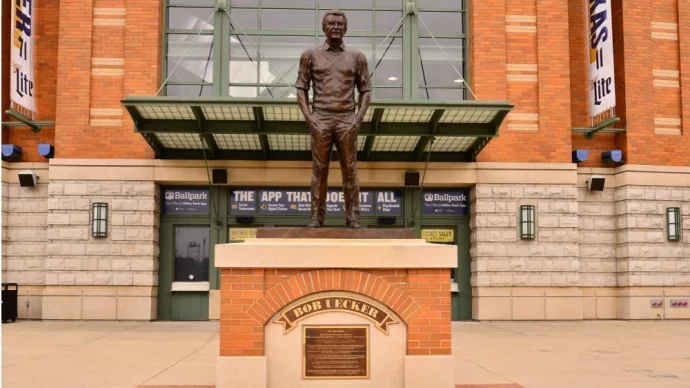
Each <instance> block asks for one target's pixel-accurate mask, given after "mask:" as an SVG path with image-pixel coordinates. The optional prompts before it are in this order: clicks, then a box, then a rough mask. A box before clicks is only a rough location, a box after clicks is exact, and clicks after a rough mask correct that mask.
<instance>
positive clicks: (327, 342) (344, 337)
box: [302, 325, 369, 379]
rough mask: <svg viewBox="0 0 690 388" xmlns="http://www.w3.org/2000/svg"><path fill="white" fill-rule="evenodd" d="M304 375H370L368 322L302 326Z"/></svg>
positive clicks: (337, 377) (341, 376)
mask: <svg viewBox="0 0 690 388" xmlns="http://www.w3.org/2000/svg"><path fill="white" fill-rule="evenodd" d="M303 328H304V334H303V338H302V341H303V344H304V349H303V352H304V353H303V354H304V357H303V360H302V377H303V378H305V379H367V378H369V327H368V326H352V325H347V326H307V325H305V326H303Z"/></svg>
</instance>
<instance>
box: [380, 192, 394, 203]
mask: <svg viewBox="0 0 690 388" xmlns="http://www.w3.org/2000/svg"><path fill="white" fill-rule="evenodd" d="M376 202H378V203H395V202H397V201H396V200H395V193H393V192H391V191H379V194H378V197H377V199H376Z"/></svg>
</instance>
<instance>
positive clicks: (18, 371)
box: [2, 321, 690, 388]
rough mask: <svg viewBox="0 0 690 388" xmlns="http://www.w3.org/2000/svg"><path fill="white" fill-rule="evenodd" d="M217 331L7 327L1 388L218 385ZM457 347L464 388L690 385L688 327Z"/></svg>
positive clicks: (558, 334) (515, 329) (569, 332)
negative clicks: (494, 387) (465, 387)
mask: <svg viewBox="0 0 690 388" xmlns="http://www.w3.org/2000/svg"><path fill="white" fill-rule="evenodd" d="M217 332H218V322H190V323H184V322H50V321H44V322H41V321H19V322H16V323H9V324H3V325H2V387H3V388H134V387H137V386H169V385H173V386H175V385H177V386H180V385H182V386H184V385H187V386H213V385H214V384H215V357H216V354H217V352H218V350H217V349H218V334H217ZM452 340H453V355H454V357H455V376H456V383H457V384H461V386H467V387H470V386H472V387H475V386H477V387H485V388H489V387H491V385H493V384H500V385H495V386H496V387H499V386H503V387H511V386H512V387H516V385H513V384H519V385H520V386H522V387H525V388H554V387H562V388H582V387H587V388H598V387H601V388H604V387H605V388H618V387H621V388H622V387H626V388H629V387H634V388H652V387H654V388H681V387H684V388H687V387H690V321H657V322H642V321H635V322H625V321H597V322H529V323H525V322H481V323H476V322H468V323H454V324H453V337H452ZM484 384H491V385H484ZM504 384H505V385H504Z"/></svg>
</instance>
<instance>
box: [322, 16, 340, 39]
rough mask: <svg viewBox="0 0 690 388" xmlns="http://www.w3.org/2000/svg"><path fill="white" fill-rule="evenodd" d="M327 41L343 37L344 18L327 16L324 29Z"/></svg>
mask: <svg viewBox="0 0 690 388" xmlns="http://www.w3.org/2000/svg"><path fill="white" fill-rule="evenodd" d="M324 32H325V33H326V37H328V40H340V39H343V35H345V18H343V17H342V16H339V15H328V18H326V26H325V28H324Z"/></svg>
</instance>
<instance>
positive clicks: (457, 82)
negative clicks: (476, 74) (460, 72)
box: [453, 78, 465, 84]
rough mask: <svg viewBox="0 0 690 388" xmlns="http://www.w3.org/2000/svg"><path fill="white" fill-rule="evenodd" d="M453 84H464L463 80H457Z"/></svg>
mask: <svg viewBox="0 0 690 388" xmlns="http://www.w3.org/2000/svg"><path fill="white" fill-rule="evenodd" d="M453 82H455V83H456V84H461V83H463V82H465V80H464V79H462V78H458V79H456V80H454V81H453Z"/></svg>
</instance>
